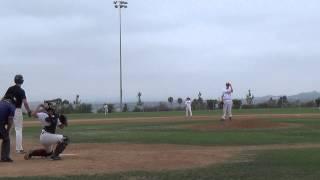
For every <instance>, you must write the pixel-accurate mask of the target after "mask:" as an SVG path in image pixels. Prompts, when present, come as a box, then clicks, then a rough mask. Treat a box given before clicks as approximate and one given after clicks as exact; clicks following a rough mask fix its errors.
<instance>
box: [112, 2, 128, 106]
mask: <svg viewBox="0 0 320 180" xmlns="http://www.w3.org/2000/svg"><path fill="white" fill-rule="evenodd" d="M113 4H114V7H115V8H117V9H119V18H120V111H121V112H122V110H123V109H122V108H123V106H122V44H121V43H122V42H121V41H122V37H121V33H122V24H121V23H122V22H121V9H122V8H127V7H128V2H126V1H124V0H121V1H113Z"/></svg>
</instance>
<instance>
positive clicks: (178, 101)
mask: <svg viewBox="0 0 320 180" xmlns="http://www.w3.org/2000/svg"><path fill="white" fill-rule="evenodd" d="M177 103H178V104H179V106H181V104H182V103H183V99H182V98H178V100H177Z"/></svg>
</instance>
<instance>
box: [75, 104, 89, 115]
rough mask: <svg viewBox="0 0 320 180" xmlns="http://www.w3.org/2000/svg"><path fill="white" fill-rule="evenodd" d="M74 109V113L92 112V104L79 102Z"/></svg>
mask: <svg viewBox="0 0 320 180" xmlns="http://www.w3.org/2000/svg"><path fill="white" fill-rule="evenodd" d="M74 111H75V112H76V113H92V104H86V103H81V104H80V105H78V106H77V107H76V108H75V110H74Z"/></svg>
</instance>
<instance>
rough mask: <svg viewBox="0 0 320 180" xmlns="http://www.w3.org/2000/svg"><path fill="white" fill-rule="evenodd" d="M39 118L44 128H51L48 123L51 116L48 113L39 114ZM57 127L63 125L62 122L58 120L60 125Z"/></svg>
mask: <svg viewBox="0 0 320 180" xmlns="http://www.w3.org/2000/svg"><path fill="white" fill-rule="evenodd" d="M37 116H38V119H39V121H40V123H41V125H42V126H43V127H44V126H50V123H49V122H47V121H46V118H48V117H49V115H48V114H47V113H44V112H39V113H37ZM57 125H58V126H59V125H61V122H60V120H59V119H58V123H57Z"/></svg>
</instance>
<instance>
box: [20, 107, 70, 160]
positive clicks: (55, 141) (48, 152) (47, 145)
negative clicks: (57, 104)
mask: <svg viewBox="0 0 320 180" xmlns="http://www.w3.org/2000/svg"><path fill="white" fill-rule="evenodd" d="M32 115H33V116H34V117H35V118H37V119H38V120H39V121H40V123H41V125H42V126H43V129H42V131H41V134H40V143H41V144H42V146H43V147H44V148H41V149H34V150H30V151H29V152H27V153H26V154H25V156H24V159H25V160H29V159H31V158H32V157H35V156H38V157H50V158H51V159H52V160H60V159H61V158H60V156H59V155H60V154H61V153H62V152H63V151H64V150H65V148H66V147H67V145H68V144H69V138H68V137H67V136H64V135H62V134H56V128H57V127H59V128H61V129H63V128H64V127H65V126H67V125H68V123H67V118H66V117H65V116H64V115H57V114H56V113H55V110H54V109H53V108H51V107H50V106H46V105H43V104H41V105H39V106H38V107H37V109H36V111H35V112H33V113H32ZM54 146H55V149H54Z"/></svg>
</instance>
